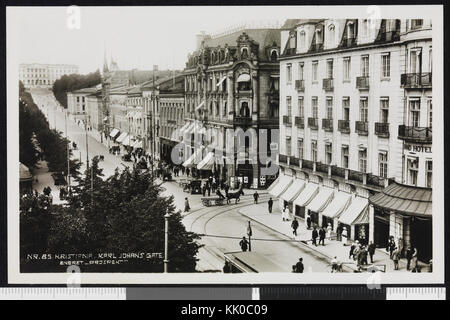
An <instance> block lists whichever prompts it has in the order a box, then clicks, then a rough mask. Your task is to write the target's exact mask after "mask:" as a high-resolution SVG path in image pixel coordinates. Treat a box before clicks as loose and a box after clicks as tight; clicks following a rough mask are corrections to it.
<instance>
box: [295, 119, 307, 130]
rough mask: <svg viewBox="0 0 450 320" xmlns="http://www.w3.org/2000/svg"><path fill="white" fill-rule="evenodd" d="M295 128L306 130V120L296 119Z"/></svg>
mask: <svg viewBox="0 0 450 320" xmlns="http://www.w3.org/2000/svg"><path fill="white" fill-rule="evenodd" d="M295 126H296V127H297V128H299V129H304V128H305V118H303V117H295Z"/></svg>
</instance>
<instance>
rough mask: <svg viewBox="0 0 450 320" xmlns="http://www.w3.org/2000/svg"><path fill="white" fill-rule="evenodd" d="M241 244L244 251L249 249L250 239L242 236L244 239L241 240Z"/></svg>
mask: <svg viewBox="0 0 450 320" xmlns="http://www.w3.org/2000/svg"><path fill="white" fill-rule="evenodd" d="M239 245H240V246H241V249H242V252H245V251H247V249H248V241H247V239H246V238H245V237H242V240H241V241H240V242H239Z"/></svg>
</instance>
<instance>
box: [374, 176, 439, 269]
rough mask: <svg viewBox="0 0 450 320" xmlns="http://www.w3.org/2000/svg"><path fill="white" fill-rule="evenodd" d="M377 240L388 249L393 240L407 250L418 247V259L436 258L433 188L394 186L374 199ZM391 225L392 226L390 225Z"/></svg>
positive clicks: (397, 184)
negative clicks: (390, 239)
mask: <svg viewBox="0 0 450 320" xmlns="http://www.w3.org/2000/svg"><path fill="white" fill-rule="evenodd" d="M370 203H371V204H372V205H373V207H374V220H375V227H376V228H375V230H374V239H375V241H378V242H379V243H380V246H382V247H385V245H386V242H387V240H386V239H388V238H389V237H394V240H395V241H396V243H399V242H401V244H402V245H403V248H408V247H411V248H416V249H417V256H418V259H419V260H421V261H423V262H425V263H428V262H429V260H430V259H432V238H433V236H432V189H431V188H420V187H415V186H408V185H402V184H399V183H396V182H394V183H392V184H390V185H389V186H388V187H386V188H385V189H384V190H383V191H382V192H380V193H378V194H376V195H374V196H372V197H370ZM388 223H389V227H387V224H388Z"/></svg>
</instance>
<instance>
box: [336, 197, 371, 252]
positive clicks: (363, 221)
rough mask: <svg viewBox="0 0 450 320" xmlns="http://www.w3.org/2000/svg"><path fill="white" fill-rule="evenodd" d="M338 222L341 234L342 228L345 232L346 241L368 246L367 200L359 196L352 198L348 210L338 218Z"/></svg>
mask: <svg viewBox="0 0 450 320" xmlns="http://www.w3.org/2000/svg"><path fill="white" fill-rule="evenodd" d="M338 222H339V224H338V228H339V229H340V231H341V233H342V230H344V228H345V229H346V230H347V237H348V239H351V240H354V241H356V240H358V241H359V242H360V243H361V244H368V242H369V200H368V199H367V198H363V197H359V196H356V197H355V198H353V199H352V200H351V203H350V205H349V206H348V208H347V209H346V210H345V211H344V212H343V213H342V214H341V216H340V217H339V219H338Z"/></svg>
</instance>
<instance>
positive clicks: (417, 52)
mask: <svg viewBox="0 0 450 320" xmlns="http://www.w3.org/2000/svg"><path fill="white" fill-rule="evenodd" d="M421 53H422V49H421V48H416V49H413V50H411V53H410V54H409V71H410V73H420V72H421V69H420V67H421V64H422V63H421V57H422V54H421Z"/></svg>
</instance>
